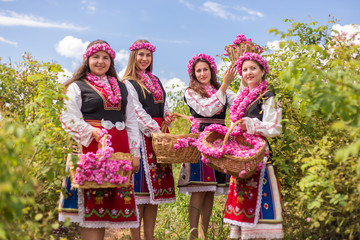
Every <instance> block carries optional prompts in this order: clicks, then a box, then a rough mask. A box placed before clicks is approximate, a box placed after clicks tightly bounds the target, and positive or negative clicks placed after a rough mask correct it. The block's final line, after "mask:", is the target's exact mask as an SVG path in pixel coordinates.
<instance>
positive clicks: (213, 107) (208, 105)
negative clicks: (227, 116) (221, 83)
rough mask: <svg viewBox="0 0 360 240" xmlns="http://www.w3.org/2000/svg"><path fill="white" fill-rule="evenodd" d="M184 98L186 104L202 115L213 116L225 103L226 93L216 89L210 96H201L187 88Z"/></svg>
mask: <svg viewBox="0 0 360 240" xmlns="http://www.w3.org/2000/svg"><path fill="white" fill-rule="evenodd" d="M185 99H186V103H187V105H189V106H190V107H191V108H192V109H194V111H195V112H196V113H197V114H199V115H201V116H203V117H212V116H214V115H215V114H216V113H218V112H219V111H221V110H222V108H223V107H224V105H225V104H226V94H224V93H223V92H222V91H217V92H216V94H213V95H212V96H211V97H210V98H203V97H202V96H201V95H200V94H199V93H197V92H195V91H194V90H192V89H190V88H188V89H186V91H185Z"/></svg>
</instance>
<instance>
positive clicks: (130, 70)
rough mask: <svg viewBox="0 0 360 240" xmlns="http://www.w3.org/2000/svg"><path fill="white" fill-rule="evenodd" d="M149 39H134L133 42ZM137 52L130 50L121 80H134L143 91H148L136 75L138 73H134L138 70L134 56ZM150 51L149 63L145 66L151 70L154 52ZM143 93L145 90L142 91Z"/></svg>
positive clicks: (143, 41)
mask: <svg viewBox="0 0 360 240" xmlns="http://www.w3.org/2000/svg"><path fill="white" fill-rule="evenodd" d="M148 42H149V41H147V40H144V39H139V40H136V41H135V42H134V43H148ZM138 52H139V49H138V50H134V51H131V52H130V56H129V61H128V65H127V67H126V70H125V73H124V76H123V77H122V79H121V80H122V81H124V80H135V81H136V82H137V83H138V84H139V85H140V87H141V89H142V90H143V91H148V92H150V91H149V90H148V89H147V88H146V87H145V85H144V83H143V82H142V81H141V79H140V76H138V74H137V73H136V72H137V71H139V70H140V69H139V68H138V67H137V66H136V56H137V54H138ZM150 52H151V63H150V65H149V66H148V67H147V68H146V71H149V72H152V69H153V62H154V54H153V52H152V51H150ZM143 93H144V95H145V92H143Z"/></svg>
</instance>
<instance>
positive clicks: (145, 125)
mask: <svg viewBox="0 0 360 240" xmlns="http://www.w3.org/2000/svg"><path fill="white" fill-rule="evenodd" d="M125 85H126V87H127V89H128V92H129V95H132V96H133V103H134V112H135V114H136V117H137V121H138V127H139V130H140V131H141V132H142V133H143V134H144V135H145V136H147V137H151V134H152V133H159V132H161V131H160V126H159V124H158V123H157V122H156V121H155V120H154V119H152V117H151V116H150V115H149V114H148V113H147V112H146V111H145V110H144V108H143V107H142V104H141V103H140V101H139V95H138V93H137V92H136V90H135V88H134V86H133V85H132V84H131V83H130V82H129V81H125Z"/></svg>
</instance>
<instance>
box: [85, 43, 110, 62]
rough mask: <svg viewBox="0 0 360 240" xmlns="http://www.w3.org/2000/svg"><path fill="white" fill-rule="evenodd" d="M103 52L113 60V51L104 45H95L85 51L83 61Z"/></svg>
mask: <svg viewBox="0 0 360 240" xmlns="http://www.w3.org/2000/svg"><path fill="white" fill-rule="evenodd" d="M100 51H104V52H106V53H108V54H109V55H110V57H111V58H112V59H115V51H114V50H113V49H112V48H111V47H110V46H109V45H108V44H106V43H97V44H94V45H92V46H91V47H89V48H88V49H86V52H85V53H84V55H83V59H85V58H87V57H90V56H91V55H93V54H94V53H97V52H100Z"/></svg>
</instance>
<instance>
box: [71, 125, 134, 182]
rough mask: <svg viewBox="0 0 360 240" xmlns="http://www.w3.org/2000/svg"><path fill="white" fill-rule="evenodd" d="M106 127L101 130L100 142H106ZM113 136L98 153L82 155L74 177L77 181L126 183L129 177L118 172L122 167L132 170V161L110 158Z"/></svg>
mask: <svg viewBox="0 0 360 240" xmlns="http://www.w3.org/2000/svg"><path fill="white" fill-rule="evenodd" d="M107 133H108V132H107V130H106V129H102V130H101V132H100V136H101V139H100V142H104V139H103V138H104V135H105V134H107ZM110 139H111V136H110V135H108V138H107V139H106V140H105V146H102V148H100V149H98V150H97V151H96V154H95V153H93V152H88V153H86V154H82V155H81V156H80V161H78V163H77V168H76V173H75V177H74V181H75V183H77V184H79V185H84V183H85V182H96V183H97V184H99V185H101V184H103V182H109V183H112V184H116V185H119V184H124V183H126V182H127V181H128V180H129V179H128V178H127V177H122V176H121V175H119V174H118V172H119V170H120V169H121V168H122V170H123V171H125V172H128V171H131V170H132V166H131V162H130V161H129V160H110V159H109V158H110V157H111V155H112V154H113V153H114V149H113V148H112V147H111V140H110Z"/></svg>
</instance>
